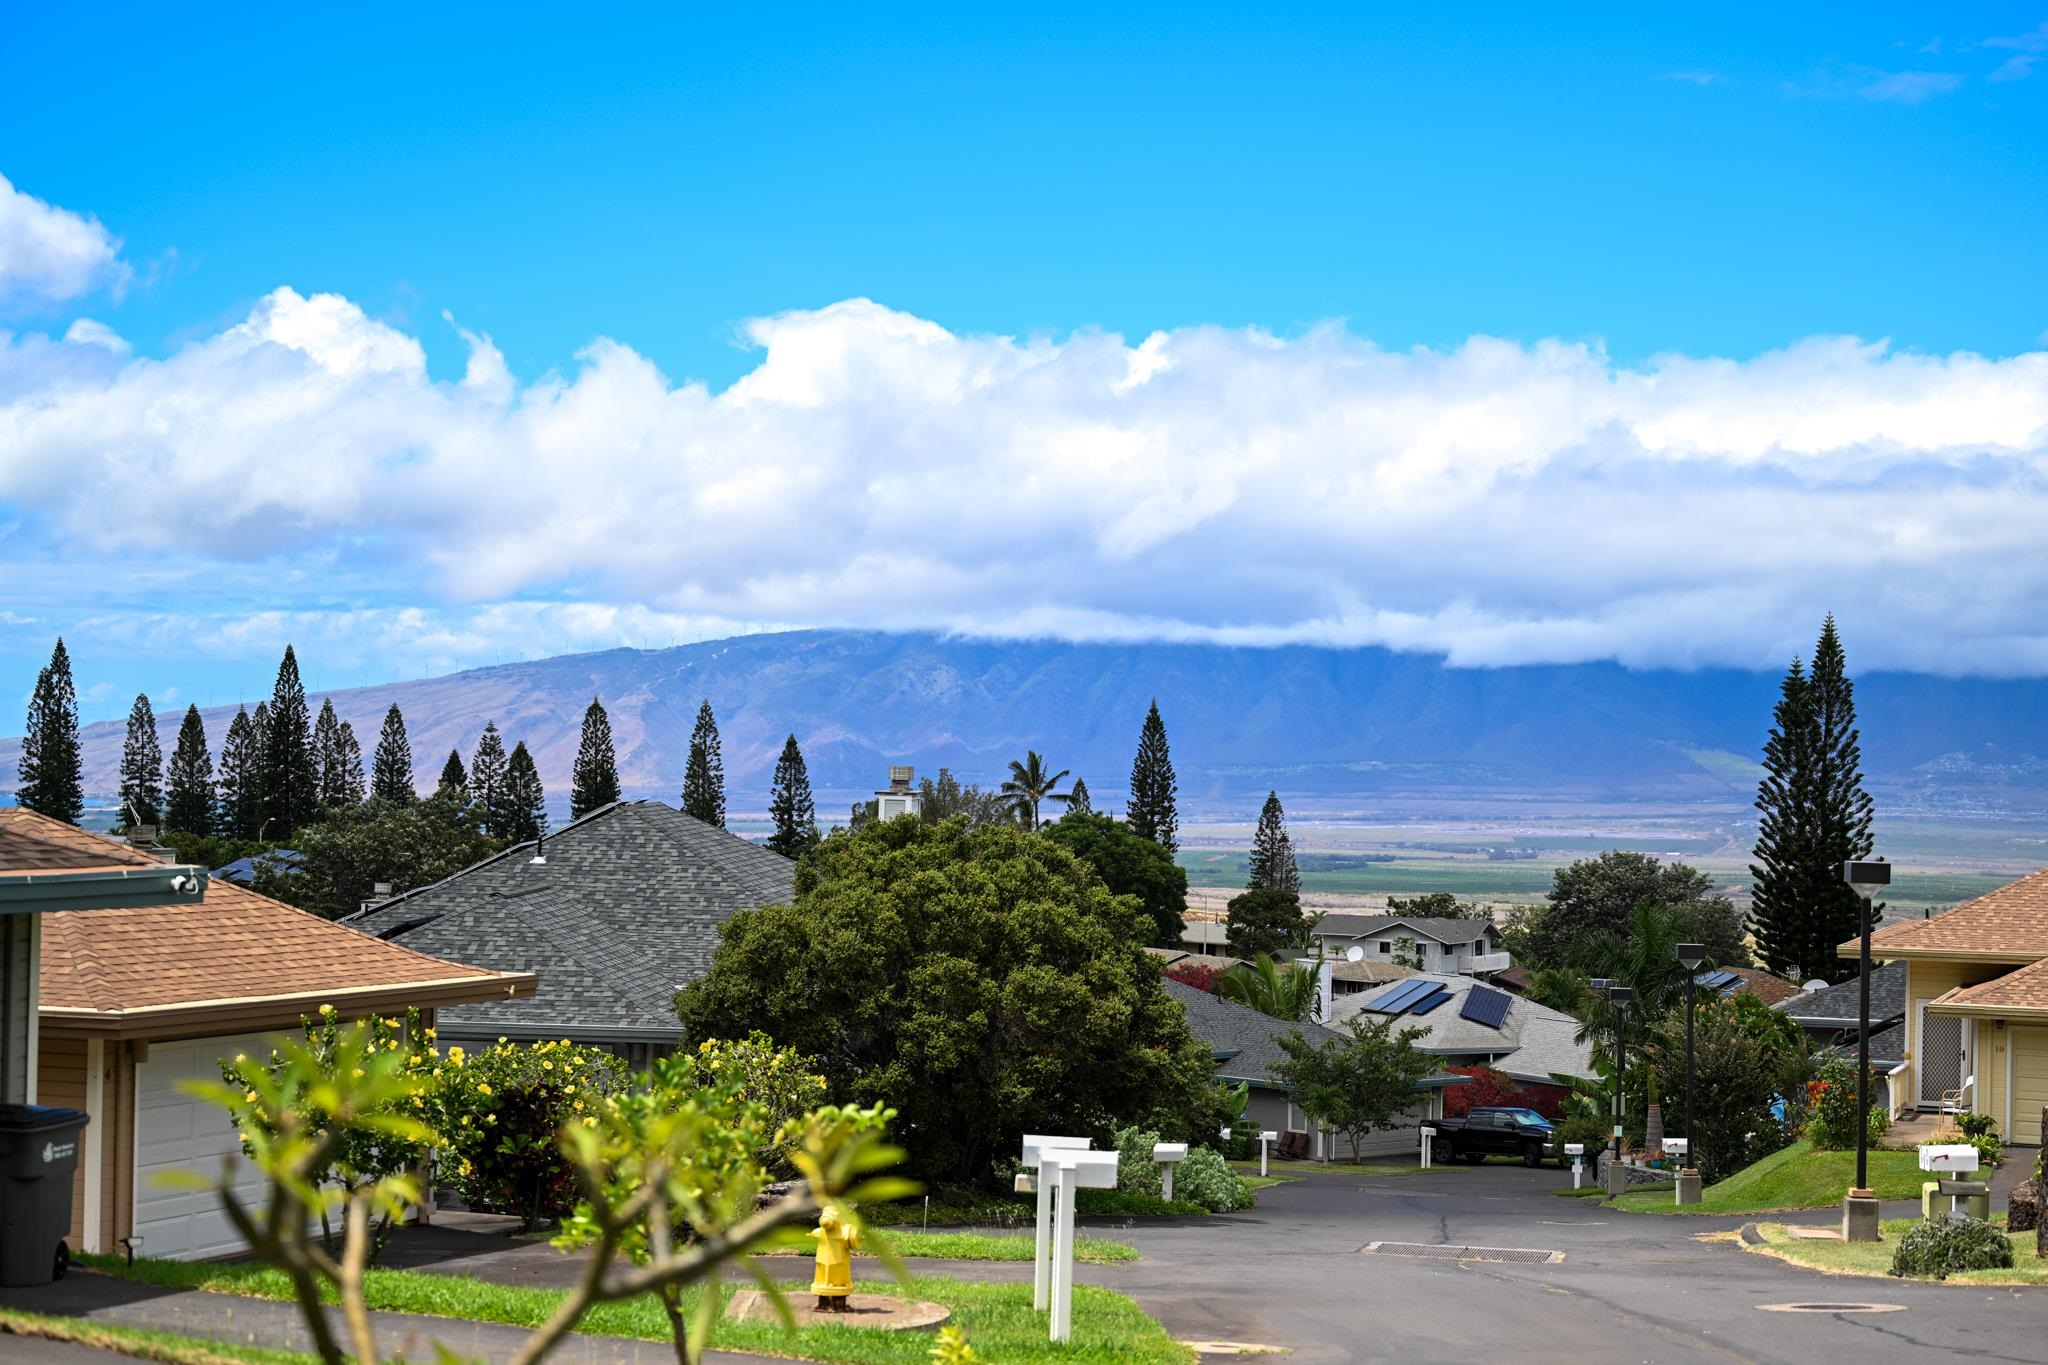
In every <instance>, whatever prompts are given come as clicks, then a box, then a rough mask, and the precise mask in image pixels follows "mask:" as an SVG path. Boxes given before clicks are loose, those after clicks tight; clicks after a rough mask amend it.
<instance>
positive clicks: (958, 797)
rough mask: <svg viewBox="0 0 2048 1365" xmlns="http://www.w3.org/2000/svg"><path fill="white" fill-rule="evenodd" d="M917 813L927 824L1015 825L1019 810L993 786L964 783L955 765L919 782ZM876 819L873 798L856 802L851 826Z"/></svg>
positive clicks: (862, 825)
mask: <svg viewBox="0 0 2048 1365" xmlns="http://www.w3.org/2000/svg"><path fill="white" fill-rule="evenodd" d="M917 816H918V818H919V819H920V820H922V821H924V822H925V823H926V824H927V825H939V824H944V823H945V822H946V821H948V820H954V819H960V820H965V821H966V822H967V823H968V824H970V825H976V826H979V825H1014V824H1016V823H1017V810H1016V807H1015V806H1014V805H1013V804H1012V803H1011V801H1010V798H1009V797H1007V796H1005V795H1003V794H1002V792H1000V791H998V790H996V789H995V788H993V787H983V786H980V785H977V784H975V783H972V782H969V783H964V784H963V783H962V782H961V781H960V779H959V778H957V777H955V776H953V770H952V769H951V768H941V769H939V775H938V777H937V778H936V779H933V778H929V777H921V778H919V779H918V782H917ZM874 818H875V802H874V800H873V799H872V798H870V799H869V800H866V801H863V802H861V803H860V804H858V805H856V806H855V807H854V808H853V810H852V812H851V816H850V819H851V824H850V828H853V829H864V828H866V827H867V825H868V822H869V821H871V820H873V819H874Z"/></svg>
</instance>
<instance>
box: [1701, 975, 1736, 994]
mask: <svg viewBox="0 0 2048 1365" xmlns="http://www.w3.org/2000/svg"><path fill="white" fill-rule="evenodd" d="M1693 982H1694V983H1695V984H1696V985H1698V986H1700V987H1701V988H1702V989H1704V990H1710V991H1720V992H1722V993H1723V994H1726V993H1727V991H1728V990H1729V988H1731V987H1733V986H1737V985H1740V984H1741V982H1742V978H1741V977H1739V976H1737V975H1736V974H1735V973H1733V972H1701V973H1700V974H1699V975H1698V976H1696V977H1694V978H1693Z"/></svg>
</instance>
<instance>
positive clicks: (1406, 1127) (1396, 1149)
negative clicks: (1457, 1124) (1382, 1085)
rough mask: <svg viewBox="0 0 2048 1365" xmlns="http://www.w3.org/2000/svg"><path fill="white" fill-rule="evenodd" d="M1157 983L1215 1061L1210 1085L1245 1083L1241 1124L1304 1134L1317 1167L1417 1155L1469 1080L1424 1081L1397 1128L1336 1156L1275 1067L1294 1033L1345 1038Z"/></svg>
mask: <svg viewBox="0 0 2048 1365" xmlns="http://www.w3.org/2000/svg"><path fill="white" fill-rule="evenodd" d="M1160 984H1161V986H1162V987H1163V988H1164V989H1165V991H1166V993H1167V994H1169V995H1171V996H1172V997H1173V998H1174V999H1176V1000H1178V1001H1180V1003H1181V1008H1183V1009H1185V1010H1186V1011H1187V1015H1188V1027H1190V1028H1192V1029H1193V1030H1194V1032H1195V1036H1196V1037H1197V1038H1200V1039H1201V1040H1202V1041H1203V1042H1204V1043H1206V1044H1208V1046H1209V1051H1210V1055H1211V1056H1213V1057H1214V1058H1215V1060H1216V1079H1218V1080H1220V1081H1223V1082H1224V1083H1225V1084H1228V1085H1236V1084H1237V1083H1238V1082H1239V1081H1242V1082H1244V1084H1245V1086H1246V1088H1247V1092H1248V1096H1249V1102H1248V1103H1247V1104H1246V1106H1245V1119H1246V1121H1248V1122H1251V1123H1256V1124H1257V1125H1259V1128H1260V1130H1261V1131H1263V1132H1272V1133H1300V1134H1303V1135H1304V1136H1307V1137H1308V1138H1309V1155H1310V1156H1312V1157H1313V1158H1315V1159H1316V1160H1318V1161H1323V1160H1343V1161H1359V1160H1364V1159H1366V1158H1368V1157H1375V1156H1389V1155H1400V1154H1406V1153H1409V1152H1414V1151H1418V1150H1420V1148H1421V1146H1422V1137H1421V1134H1420V1133H1419V1132H1418V1131H1417V1130H1418V1129H1419V1128H1420V1127H1421V1125H1423V1124H1424V1123H1427V1122H1428V1121H1429V1120H1431V1119H1433V1118H1442V1117H1443V1112H1444V1109H1443V1092H1444V1090H1445V1088H1446V1087H1448V1086H1452V1085H1463V1084H1465V1083H1466V1080H1467V1078H1466V1077H1463V1076H1447V1075H1442V1074H1439V1075H1435V1076H1431V1077H1429V1078H1428V1079H1427V1080H1426V1081H1424V1082H1423V1085H1422V1090H1423V1093H1422V1095H1421V1096H1419V1097H1418V1098H1417V1100H1416V1104H1415V1108H1414V1109H1413V1110H1411V1111H1410V1112H1409V1114H1408V1118H1407V1122H1405V1123H1403V1124H1402V1126H1401V1127H1399V1128H1392V1129H1385V1130H1382V1131H1380V1132H1376V1133H1373V1134H1371V1135H1369V1136H1368V1137H1367V1138H1366V1139H1365V1141H1364V1143H1363V1144H1361V1146H1360V1147H1359V1148H1358V1149H1356V1150H1353V1149H1352V1148H1351V1147H1350V1146H1349V1144H1345V1145H1344V1147H1343V1149H1342V1150H1341V1151H1340V1150H1339V1147H1338V1144H1339V1143H1340V1142H1341V1141H1342V1139H1341V1138H1339V1137H1338V1136H1337V1135H1336V1134H1333V1133H1328V1132H1324V1131H1318V1130H1316V1128H1315V1125H1313V1124H1311V1123H1310V1121H1309V1117H1308V1115H1307V1114H1305V1113H1303V1112H1302V1110H1301V1106H1300V1105H1298V1104H1296V1103H1295V1102H1294V1096H1293V1095H1292V1094H1290V1093H1289V1092H1288V1089H1287V1087H1286V1086H1284V1085H1282V1084H1281V1083H1280V1082H1279V1080H1278V1079H1277V1078H1276V1077H1275V1075H1274V1068H1275V1067H1277V1066H1279V1065H1280V1064H1281V1063H1282V1062H1284V1061H1286V1060H1287V1052H1286V1049H1284V1048H1282V1047H1281V1046H1280V1040H1281V1039H1282V1038H1284V1037H1286V1036H1287V1035H1289V1034H1291V1033H1295V1032H1299V1033H1300V1034H1301V1035H1302V1036H1303V1037H1305V1038H1307V1039H1308V1040H1309V1041H1311V1042H1315V1043H1322V1042H1328V1041H1334V1040H1336V1039H1338V1038H1339V1037H1341V1036H1343V1035H1340V1034H1338V1033H1336V1032H1335V1031H1334V1030H1331V1029H1326V1028H1324V1027H1323V1026H1322V1025H1320V1024H1294V1023H1289V1022H1288V1021H1286V1020H1284V1019H1275V1018H1273V1017H1271V1016H1270V1015H1265V1014H1261V1013H1259V1012H1258V1011H1257V1010H1255V1009H1249V1008H1247V1007H1246V1006H1243V1005H1240V1004H1238V1003H1237V1002H1236V1001H1234V1000H1225V999H1223V998H1222V997H1220V996H1215V995H1211V994H1209V993H1208V992H1207V991H1198V990H1196V989H1195V988H1194V987H1193V986H1189V985H1186V984H1184V983H1182V982H1179V981H1175V980H1174V979H1173V978H1172V977H1168V978H1166V979H1165V980H1164V981H1162V982H1161V983H1160Z"/></svg>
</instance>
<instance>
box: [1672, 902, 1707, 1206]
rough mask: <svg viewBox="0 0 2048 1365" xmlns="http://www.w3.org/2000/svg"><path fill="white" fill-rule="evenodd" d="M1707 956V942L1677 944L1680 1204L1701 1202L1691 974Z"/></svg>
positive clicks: (1694, 987)
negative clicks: (1681, 1034)
mask: <svg viewBox="0 0 2048 1365" xmlns="http://www.w3.org/2000/svg"><path fill="white" fill-rule="evenodd" d="M1706 960H1707V945H1706V944H1704V943H1681V944H1679V945H1678V962H1679V965H1680V966H1682V967H1684V968H1685V1165H1684V1167H1683V1168H1681V1169H1680V1170H1679V1172H1678V1202H1679V1203H1681V1204H1697V1203H1699V1202H1700V1171H1699V1159H1700V1148H1699V1142H1700V1137H1699V1134H1698V1133H1697V1132H1695V1131H1694V1130H1693V1125H1692V1007H1693V996H1694V995H1696V994H1698V990H1697V985H1696V982H1695V980H1694V976H1695V974H1696V973H1697V972H1698V971H1699V969H1700V964H1701V963H1702V962H1705V961H1706Z"/></svg>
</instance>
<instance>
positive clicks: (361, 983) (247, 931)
mask: <svg viewBox="0 0 2048 1365" xmlns="http://www.w3.org/2000/svg"><path fill="white" fill-rule="evenodd" d="M23 814H24V815H26V814H27V813H26V812H23ZM12 815H13V812H12V811H5V812H0V829H7V830H19V829H23V828H27V829H29V830H30V831H31V832H35V831H36V826H35V825H34V824H33V823H31V822H35V821H40V820H41V817H37V816H29V817H28V820H27V821H23V820H18V819H14V818H5V817H12ZM43 823H52V822H43ZM65 828H68V826H66V827H65ZM73 834H74V835H76V836H77V838H75V839H70V840H61V841H58V842H60V843H63V844H67V845H69V846H71V847H73V848H74V850H76V852H77V856H80V857H96V858H97V859H98V860H99V862H100V863H102V864H105V863H106V862H108V861H109V859H110V858H113V857H115V856H117V854H118V853H122V852H126V851H127V850H126V848H125V846H124V845H122V844H120V843H118V842H117V841H115V840H112V839H106V838H103V837H101V836H99V835H92V834H84V833H82V832H80V831H73ZM84 842H89V843H90V844H92V845H98V847H97V848H96V849H95V848H90V847H85V846H84ZM137 856H140V855H137ZM146 861H148V860H146ZM41 971H42V988H41V995H40V1000H39V1004H40V1007H41V1009H42V1011H43V1013H44V1018H45V1022H46V1024H47V1023H54V1022H62V1023H69V1024H75V1025H80V1026H84V1027H92V1026H95V1025H98V1026H106V1025H108V1024H115V1025H119V1024H121V1023H123V1022H134V1021H136V1020H138V1019H141V1018H153V1017H162V1016H164V1015H166V1013H167V1012H172V1011H175V1012H177V1013H178V1014H179V1015H180V1017H184V1016H190V1015H205V1014H221V1015H227V1014H234V1015H235V1016H236V1018H237V1019H238V1020H240V1021H242V1022H249V1021H251V1020H254V1019H256V1018H257V1017H258V1016H263V1017H268V1016H269V1015H271V1014H275V1015H277V1016H279V1017H281V1018H283V1019H286V1020H289V1019H291V1018H294V1017H296V1015H297V1013H298V1012H299V1011H300V1010H301V1009H302V1008H303V1009H307V1010H310V1009H311V1008H314V1007H316V1006H317V1005H318V1004H319V1003H321V1002H323V1001H329V1000H331V1001H332V1002H333V1003H334V1004H335V1005H336V1006H337V1007H338V1008H339V1007H346V1006H354V1007H355V1008H354V1009H353V1010H351V1012H361V1011H362V1010H368V1009H386V1008H393V1007H395V1006H396V1005H399V1004H403V1003H420V1004H437V1005H439V1004H457V1003H471V1002H476V1001H483V1000H497V999H503V998H505V997H506V996H507V995H515V994H516V995H530V994H532V993H533V988H534V978H533V977H532V975H530V974H528V973H519V972H494V971H490V970H487V969H485V968H482V967H470V966H465V965H463V964H461V963H457V962H446V961H443V960H442V959H440V958H437V957H429V956H428V955H427V954H425V953H421V952H416V951H414V950H413V949H411V948H403V947H400V946H399V945H398V944H395V943H386V942H384V941H383V940H381V939H376V938H372V937H370V936H369V935H368V934H364V933H361V932H359V931H357V930H355V929H350V928H348V927H346V926H345V925H340V924H334V923H331V922H329V921H327V920H324V919H321V918H320V917H319V916H317V915H309V914H307V913H306V912H305V911H303V910H299V909H295V908H294V907H292V906H289V905H286V904H284V903H283V902H282V901H275V900H272V899H270V898H269V897H268V896H260V895H258V894H256V893H255V892H254V891H250V890H248V889H246V888H244V887H240V886H236V885H235V884H234V883H232V882H227V881H221V880H217V879H216V880H214V881H211V882H209V883H208V884H207V887H206V893H205V897H204V899H203V900H202V901H201V902H200V903H198V904H194V905H166V906H150V907H120V908H115V909H105V910H62V911H57V912H55V913H52V914H47V915H45V916H43V923H42V959H41ZM271 1005H274V1006H275V1008H274V1009H269V1008H268V1006H271ZM252 1011H253V1012H252ZM252 1026H255V1025H253V1024H252ZM223 1031H225V1030H223Z"/></svg>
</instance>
